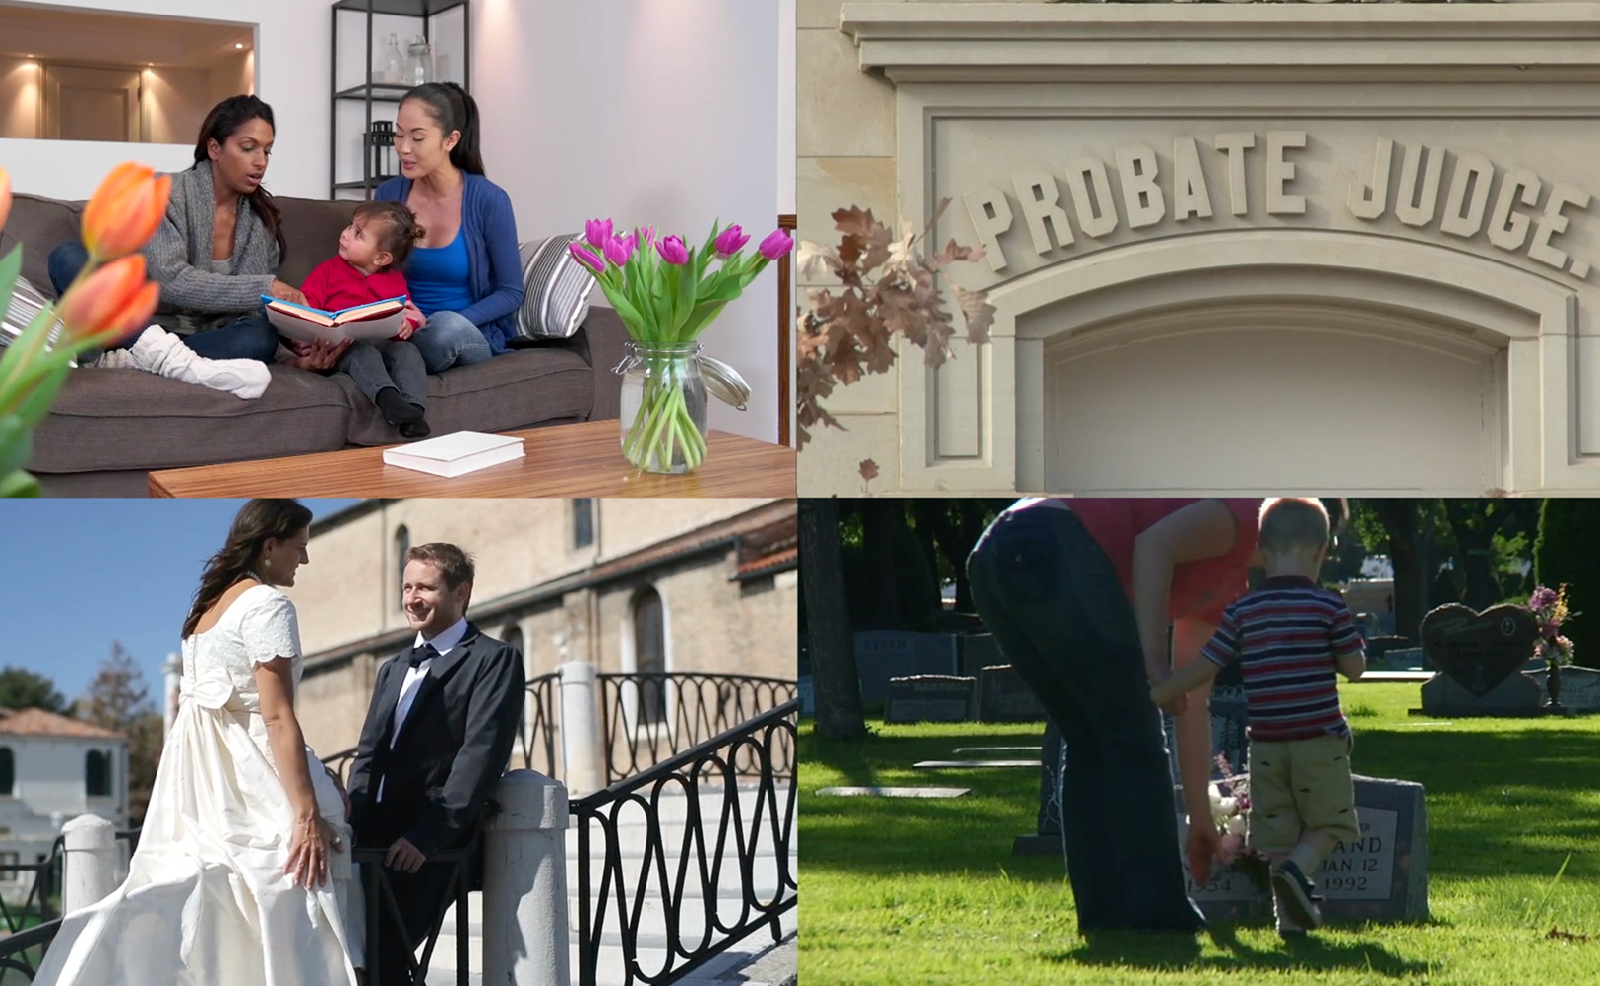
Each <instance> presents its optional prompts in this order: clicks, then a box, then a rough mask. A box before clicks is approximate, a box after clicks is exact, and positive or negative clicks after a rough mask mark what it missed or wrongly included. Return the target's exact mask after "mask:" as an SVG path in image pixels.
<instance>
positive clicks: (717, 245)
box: [712, 226, 750, 260]
mask: <svg viewBox="0 0 1600 986" xmlns="http://www.w3.org/2000/svg"><path fill="white" fill-rule="evenodd" d="M749 242H750V236H749V235H748V234H747V233H745V231H744V230H742V229H740V228H739V227H738V226H729V227H728V228H727V229H725V230H723V231H722V235H721V236H718V237H717V238H716V239H715V240H713V241H712V247H713V249H715V250H716V253H717V259H718V260H727V259H728V258H729V257H731V256H733V255H734V254H736V253H738V252H739V251H740V250H743V249H744V245H745V244H746V243H749Z"/></svg>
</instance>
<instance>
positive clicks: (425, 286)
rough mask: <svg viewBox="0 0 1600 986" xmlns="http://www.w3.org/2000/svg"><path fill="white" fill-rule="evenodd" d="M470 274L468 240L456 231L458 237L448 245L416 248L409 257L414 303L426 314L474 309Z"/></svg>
mask: <svg viewBox="0 0 1600 986" xmlns="http://www.w3.org/2000/svg"><path fill="white" fill-rule="evenodd" d="M468 274H469V265H468V262H467V241H466V240H464V239H462V238H461V230H456V238H455V239H454V240H452V241H451V242H450V245H449V246H442V247H434V248H432V249H422V248H418V249H414V250H412V251H411V256H410V257H408V258H406V282H407V284H408V285H409V286H410V288H411V301H412V303H413V304H415V305H416V306H417V307H418V308H420V309H421V310H422V314H424V315H432V314H433V313H434V312H459V311H464V310H466V309H468V308H470V307H472V303H473V297H472V293H471V291H470V290H469V286H468V280H467V278H468Z"/></svg>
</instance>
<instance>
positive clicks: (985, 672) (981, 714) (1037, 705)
mask: <svg viewBox="0 0 1600 986" xmlns="http://www.w3.org/2000/svg"><path fill="white" fill-rule="evenodd" d="M1046 718H1048V715H1047V713H1046V712H1045V710H1044V703H1043V702H1041V701H1039V696H1038V695H1036V694H1034V691H1033V689H1032V688H1029V687H1028V683H1027V682H1026V681H1023V680H1022V675H1020V674H1018V673H1017V669H1016V668H1014V667H1012V666H1011V665H1009V664H1001V665H998V666H994V667H986V668H983V669H982V670H980V671H979V672H978V719H979V721H981V722H1041V721H1043V720H1044V719H1046Z"/></svg>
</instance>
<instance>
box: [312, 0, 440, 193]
mask: <svg viewBox="0 0 1600 986" xmlns="http://www.w3.org/2000/svg"><path fill="white" fill-rule="evenodd" d="M468 3H469V0H335V3H334V4H333V11H332V17H333V44H332V49H331V59H330V60H331V63H332V66H333V76H332V80H331V83H330V85H331V86H332V88H333V99H332V105H331V107H330V112H329V123H328V128H329V133H328V186H329V197H330V198H338V197H339V192H341V191H360V192H361V193H362V197H363V198H368V199H370V198H372V191H373V189H375V188H377V187H378V186H379V185H381V184H383V182H385V181H387V180H388V179H390V178H392V177H394V176H393V175H386V174H378V173H376V172H375V170H374V167H373V154H372V151H371V146H370V141H371V134H372V108H373V106H374V105H377V106H380V107H382V106H398V105H399V103H400V99H401V97H403V96H404V95H405V94H406V92H407V90H409V89H410V88H411V87H410V86H405V85H397V84H392V83H385V82H378V81H376V80H375V79H373V77H372V63H373V54H374V48H373V38H372V33H373V18H374V17H375V16H377V15H380V14H382V15H387V16H399V17H411V18H416V19H417V20H418V21H420V27H421V30H420V32H419V33H420V34H421V35H422V37H423V38H424V39H425V40H427V41H428V43H429V44H430V45H431V44H433V42H434V33H433V23H434V18H436V17H438V16H439V15H441V14H444V13H447V12H449V11H452V10H455V9H457V8H461V21H462V25H461V49H462V51H461V72H460V73H459V74H460V77H461V87H462V88H463V89H466V90H467V91H469V92H470V91H471V81H470V80H471V79H472V20H471V16H470V14H471V12H470V10H468V9H467V7H468ZM345 11H348V12H352V13H358V14H365V15H366V31H365V34H366V69H365V72H364V73H363V76H364V78H365V79H366V81H365V82H364V83H362V84H360V85H355V86H349V87H346V88H344V89H340V88H339V14H340V13H341V12H345ZM452 74H455V73H452ZM349 102H359V103H362V104H363V105H364V106H365V110H366V112H365V124H364V126H363V128H362V131H361V132H362V135H363V136H362V154H361V180H360V181H340V180H339V146H340V144H339V141H340V126H339V123H340V121H339V107H340V105H341V104H343V103H349Z"/></svg>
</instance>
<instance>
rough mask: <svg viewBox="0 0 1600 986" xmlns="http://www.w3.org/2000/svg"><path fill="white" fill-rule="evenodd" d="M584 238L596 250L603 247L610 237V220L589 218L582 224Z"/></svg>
mask: <svg viewBox="0 0 1600 986" xmlns="http://www.w3.org/2000/svg"><path fill="white" fill-rule="evenodd" d="M583 233H584V239H586V240H588V241H589V245H590V246H592V247H594V248H595V249H596V250H603V249H605V245H606V241H607V240H609V239H611V220H609V219H591V220H589V221H588V222H586V223H584V224H583Z"/></svg>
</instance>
